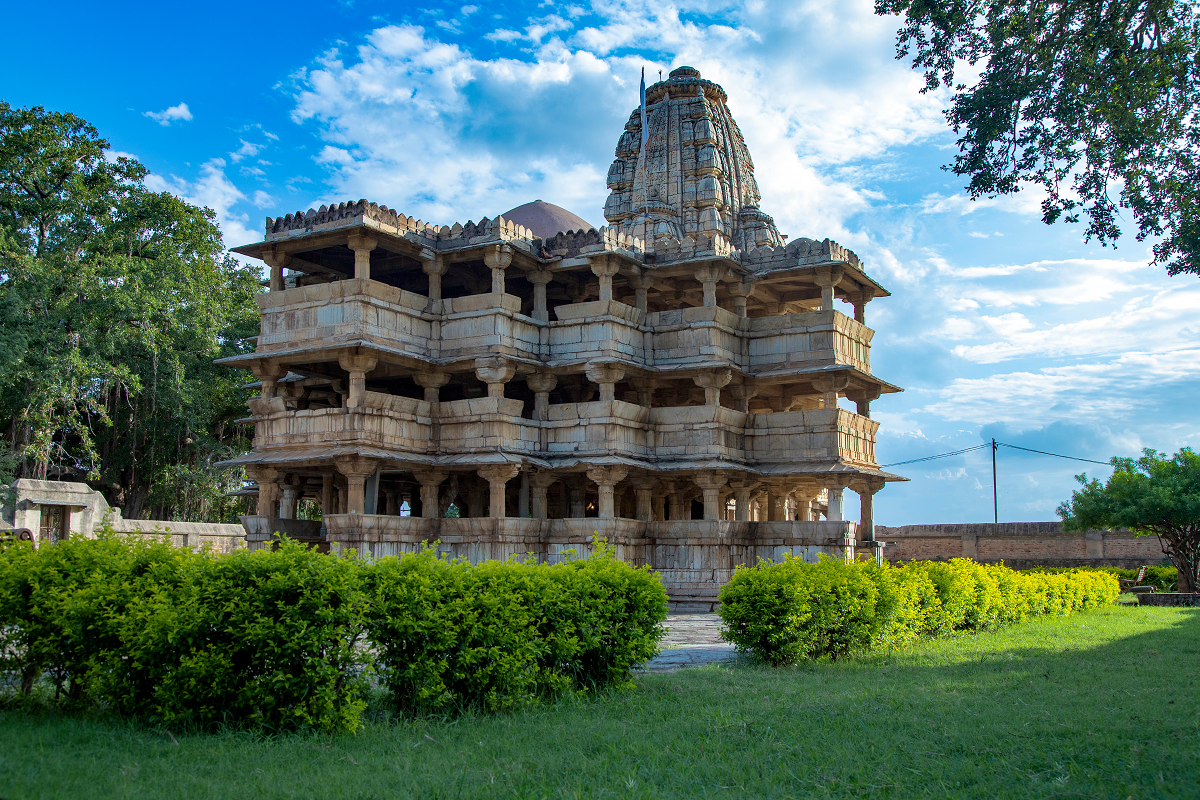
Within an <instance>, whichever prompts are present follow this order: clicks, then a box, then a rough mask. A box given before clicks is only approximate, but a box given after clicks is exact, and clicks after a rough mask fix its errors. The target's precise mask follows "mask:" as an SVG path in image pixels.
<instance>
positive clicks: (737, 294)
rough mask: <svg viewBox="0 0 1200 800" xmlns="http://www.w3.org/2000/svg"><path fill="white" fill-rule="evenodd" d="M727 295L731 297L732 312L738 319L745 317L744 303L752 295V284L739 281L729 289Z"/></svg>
mask: <svg viewBox="0 0 1200 800" xmlns="http://www.w3.org/2000/svg"><path fill="white" fill-rule="evenodd" d="M729 293H730V294H731V295H733V310H734V312H735V313H736V314H737V315H738V316H739V317H743V318H744V317H745V316H746V301H747V300H749V299H750V295H752V294H754V284H752V283H749V282H747V281H741V282H738V283H735V284H733V285H732V286H730V287H729Z"/></svg>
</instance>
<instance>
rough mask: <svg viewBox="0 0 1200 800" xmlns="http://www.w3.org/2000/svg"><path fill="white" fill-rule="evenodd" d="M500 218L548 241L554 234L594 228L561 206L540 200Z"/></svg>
mask: <svg viewBox="0 0 1200 800" xmlns="http://www.w3.org/2000/svg"><path fill="white" fill-rule="evenodd" d="M500 216H502V217H504V218H505V219H506V220H508V221H509V222H515V223H517V224H518V225H524V226H525V227H526V228H528V229H529V231H530V232H531V233H532V234H533V235H534V236H538V237H540V238H542V239H549V238H550V237H552V236H554V234H556V233H565V232H566V231H586V230H590V229H592V228H594V227H596V226H595V225H593V224H591V223H590V222H588V221H587V220H585V219H583V218H582V217H580V216H577V215H575V214H572V213H571V212H570V211H567V210H566V209H565V208H563V207H562V206H556V205H554V204H553V203H543V202H542V201H541V200H534V201H533V202H532V203H526V204H525V205H523V206H517V207H516V208H514V209H512V210H511V211H505V212H504V213H503V214H501V215H500Z"/></svg>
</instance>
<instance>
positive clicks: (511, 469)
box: [478, 464, 521, 519]
mask: <svg viewBox="0 0 1200 800" xmlns="http://www.w3.org/2000/svg"><path fill="white" fill-rule="evenodd" d="M520 471H521V465H520V464H498V465H496V466H494V467H484V468H483V469H481V470H479V472H478V475H479V477H481V478H483V479H484V480H485V481H487V482H488V488H489V489H490V490H491V491H490V492H489V497H488V515H489V516H491V517H492V518H493V519H500V518H501V517H505V516H507V515H508V508H507V504H506V503H505V499H504V489H505V486H506V485H507V484H508V482H509V481H510V480H512V479H513V478H515V477H516V476H517V473H518V472H520Z"/></svg>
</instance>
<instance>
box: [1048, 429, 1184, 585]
mask: <svg viewBox="0 0 1200 800" xmlns="http://www.w3.org/2000/svg"><path fill="white" fill-rule="evenodd" d="M1112 465H1113V474H1112V477H1110V478H1109V479H1108V482H1107V483H1105V484H1101V483H1100V481H1098V480H1096V479H1094V478H1093V479H1092V480H1090V481H1089V480H1088V478H1087V475H1079V476H1076V480H1078V481H1079V482H1080V483H1081V484H1083V489H1082V490H1080V491H1078V492H1074V493H1072V495H1071V500H1070V501H1069V502H1067V503H1063V504H1062V505H1061V506H1059V507H1058V514H1059V516H1060V517H1062V520H1063V527H1065V528H1067V529H1068V530H1087V529H1089V528H1093V529H1104V528H1128V529H1129V530H1131V531H1133V532H1134V533H1139V534H1154V535H1157V536H1158V538H1159V541H1160V542H1161V543H1162V548H1163V553H1165V554H1166V556H1167V558H1169V559H1170V560H1171V563H1172V564H1174V565H1175V566H1176V568H1177V569H1178V570H1179V591H1181V592H1194V591H1197V587H1200V573H1198V570H1200V455H1197V454H1196V453H1194V452H1192V451H1191V450H1190V449H1189V448H1186V447H1185V448H1183V449H1182V450H1180V451H1179V452H1178V453H1176V454H1175V455H1174V456H1172V457H1170V458H1168V457H1166V456H1165V454H1159V453H1157V452H1155V451H1154V450H1144V451H1143V452H1142V457H1141V458H1139V459H1136V460H1135V459H1132V458H1114V459H1112Z"/></svg>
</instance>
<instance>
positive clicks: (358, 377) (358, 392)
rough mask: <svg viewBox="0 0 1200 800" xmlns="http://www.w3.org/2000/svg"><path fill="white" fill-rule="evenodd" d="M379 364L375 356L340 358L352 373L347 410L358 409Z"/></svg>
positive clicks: (364, 355) (343, 367)
mask: <svg viewBox="0 0 1200 800" xmlns="http://www.w3.org/2000/svg"><path fill="white" fill-rule="evenodd" d="M378 363H379V359H378V358H376V357H375V356H373V355H366V354H352V353H343V354H342V355H340V356H339V357H338V366H340V367H341V368H342V369H344V370H346V372H349V373H350V392H349V394H348V395H347V397H346V408H356V407H357V406H359V405H360V404H361V403H362V396H363V393H364V392H366V390H367V373H368V372H370V371H371V370H373V369H375V365H376V364H378ZM358 513H360V514H361V513H362V512H361V511H360V512H358Z"/></svg>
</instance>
